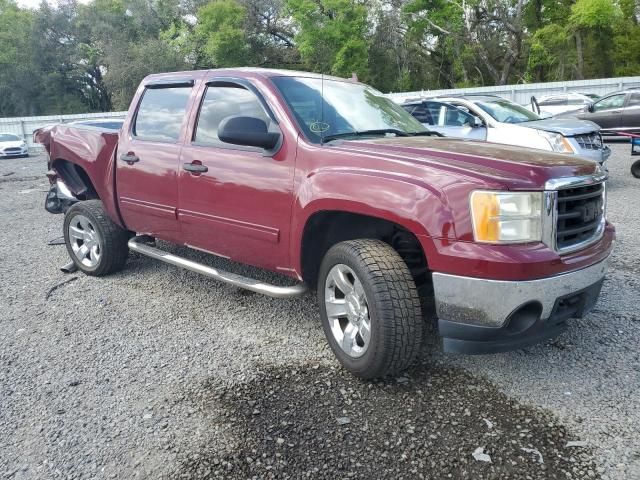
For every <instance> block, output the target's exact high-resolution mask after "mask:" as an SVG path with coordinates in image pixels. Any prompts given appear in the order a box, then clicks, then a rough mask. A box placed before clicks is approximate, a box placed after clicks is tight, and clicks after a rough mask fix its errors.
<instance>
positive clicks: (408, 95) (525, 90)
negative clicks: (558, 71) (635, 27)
mask: <svg viewBox="0 0 640 480" xmlns="http://www.w3.org/2000/svg"><path fill="white" fill-rule="evenodd" d="M630 87H640V77H619V78H599V79H595V80H574V81H570V82H547V83H524V84H518V85H501V86H497V87H470V88H456V89H450V90H422V91H418V92H403V93H390V94H389V95H388V96H389V97H390V98H392V99H393V100H395V101H396V102H402V101H403V100H409V99H417V98H421V97H435V96H437V95H451V94H458V95H459V94H464V93H490V94H493V95H500V96H501V97H505V98H508V99H509V100H512V101H514V102H516V103H520V104H522V105H524V104H528V103H529V102H530V101H531V97H532V96H536V97H537V98H540V97H541V96H543V95H550V94H553V93H562V92H586V93H595V94H597V95H605V94H607V93H610V92H613V91H616V90H623V89H625V88H630Z"/></svg>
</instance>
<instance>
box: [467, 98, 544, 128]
mask: <svg viewBox="0 0 640 480" xmlns="http://www.w3.org/2000/svg"><path fill="white" fill-rule="evenodd" d="M475 103H476V105H478V106H479V107H480V108H481V109H482V110H484V111H485V112H487V113H488V114H489V115H491V116H492V117H493V118H494V119H495V120H497V121H498V122H501V123H523V122H531V121H533V120H542V118H541V117H539V116H538V115H536V114H535V113H533V112H531V111H529V110H527V109H526V108H524V107H521V106H520V105H518V104H515V103H511V102H510V101H509V100H505V99H504V98H496V99H495V100H493V99H492V100H483V101H477V102H475Z"/></svg>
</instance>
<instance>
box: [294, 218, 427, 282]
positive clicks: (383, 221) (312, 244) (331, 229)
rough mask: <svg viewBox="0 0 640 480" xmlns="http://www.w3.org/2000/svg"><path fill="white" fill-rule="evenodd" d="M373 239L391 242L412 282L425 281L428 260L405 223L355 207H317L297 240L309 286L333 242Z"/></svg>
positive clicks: (302, 270)
mask: <svg viewBox="0 0 640 480" xmlns="http://www.w3.org/2000/svg"><path fill="white" fill-rule="evenodd" d="M362 238H368V239H377V240H382V241H383V242H385V243H387V244H389V245H391V246H392V247H393V248H394V249H396V250H397V251H398V253H399V254H400V255H401V256H402V258H403V260H404V261H405V263H407V266H408V267H409V269H410V271H411V273H412V275H413V277H414V280H416V283H425V282H427V281H428V279H427V278H426V277H427V273H428V263H427V258H426V255H425V252H424V250H423V248H422V246H421V244H420V240H419V239H418V237H417V236H416V234H415V233H414V232H413V231H412V230H411V229H409V228H407V226H405V225H403V224H401V223H398V222H395V221H393V220H390V219H387V218H383V217H380V216H375V215H369V214H365V213H362V212H359V211H357V210H355V209H349V210H347V209H329V210H324V209H321V210H317V211H315V212H314V213H312V214H311V215H309V216H308V217H307V219H306V221H305V224H304V228H303V229H302V235H301V239H300V256H299V259H300V266H299V268H300V273H301V276H302V279H303V280H304V281H305V282H306V283H308V284H309V285H311V286H312V287H313V286H315V285H316V283H317V277H318V273H319V270H320V264H321V262H322V259H323V258H324V256H325V254H326V253H327V251H328V250H329V249H330V248H331V247H332V246H333V245H335V244H337V243H340V242H344V241H347V240H355V239H362Z"/></svg>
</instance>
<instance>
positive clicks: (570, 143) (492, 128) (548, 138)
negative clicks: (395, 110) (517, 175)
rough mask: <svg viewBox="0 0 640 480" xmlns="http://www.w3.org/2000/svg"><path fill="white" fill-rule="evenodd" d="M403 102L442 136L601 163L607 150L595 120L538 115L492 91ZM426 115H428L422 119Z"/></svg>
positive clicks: (420, 119) (603, 163)
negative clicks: (570, 156) (493, 93)
mask: <svg viewBox="0 0 640 480" xmlns="http://www.w3.org/2000/svg"><path fill="white" fill-rule="evenodd" d="M402 107H403V108H404V109H405V110H407V111H408V112H409V113H411V115H413V116H414V117H415V118H417V119H418V120H419V121H420V122H422V124H423V125H425V126H426V127H427V128H429V129H433V130H436V131H437V132H439V133H442V134H444V135H445V136H447V137H458V138H469V139H473V140H486V141H487V142H494V143H504V144H507V145H517V146H520V147H525V148H536V149H539V150H550V151H552V152H558V153H566V154H570V155H580V156H582V157H585V158H588V159H590V160H595V161H596V162H598V163H599V164H600V165H602V166H603V167H604V168H605V169H606V165H605V162H606V160H607V159H608V158H609V156H610V155H611V149H610V148H609V147H607V146H606V145H604V143H603V142H602V136H601V135H600V127H599V126H598V125H596V124H595V123H593V122H589V121H585V120H575V119H574V120H573V121H572V120H570V119H555V118H542V117H540V116H539V115H537V114H535V113H533V112H531V111H529V110H527V109H526V108H524V107H523V106H521V105H518V104H517V103H513V102H511V101H509V100H506V99H504V98H502V97H498V96H495V95H480V94H479V95H459V96H449V97H445V96H443V97H435V98H430V99H423V100H413V101H409V102H405V103H404V104H402ZM429 118H431V119H432V121H427V120H428V119H429Z"/></svg>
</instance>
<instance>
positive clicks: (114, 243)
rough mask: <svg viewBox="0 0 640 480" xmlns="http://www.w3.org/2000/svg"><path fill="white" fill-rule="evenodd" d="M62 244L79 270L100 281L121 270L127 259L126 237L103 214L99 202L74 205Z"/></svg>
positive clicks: (68, 215)
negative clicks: (101, 277)
mask: <svg viewBox="0 0 640 480" xmlns="http://www.w3.org/2000/svg"><path fill="white" fill-rule="evenodd" d="M64 240H65V244H66V246H67V251H68V252H69V256H70V257H71V259H72V260H73V263H75V264H76V266H77V267H78V269H80V270H82V271H83V272H84V273H86V274H87V275H92V276H96V277H100V276H103V275H108V274H109V273H112V272H115V271H118V270H120V269H121V268H122V267H123V266H124V264H125V262H126V261H127V256H128V255H129V248H128V247H127V241H128V240H129V234H128V232H127V231H126V230H124V229H122V228H120V227H119V226H118V225H116V224H115V223H114V222H113V221H112V220H111V219H110V218H109V217H108V216H107V214H106V213H105V211H104V207H103V206H102V202H101V201H99V200H87V201H84V202H78V203H76V204H74V205H73V206H72V207H71V208H69V210H67V213H66V214H65V217H64Z"/></svg>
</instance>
